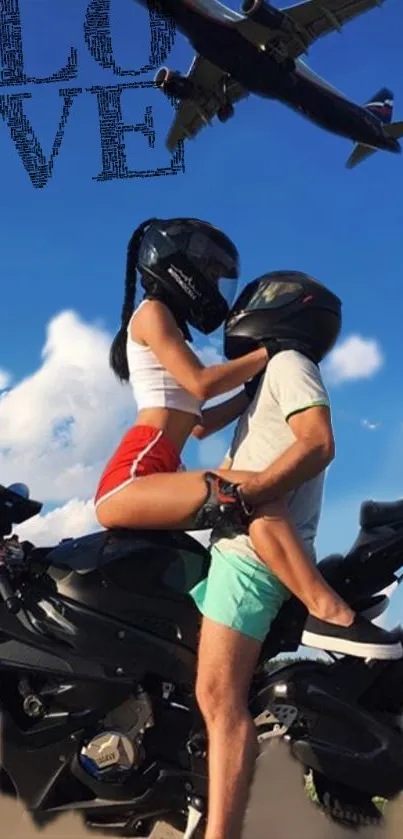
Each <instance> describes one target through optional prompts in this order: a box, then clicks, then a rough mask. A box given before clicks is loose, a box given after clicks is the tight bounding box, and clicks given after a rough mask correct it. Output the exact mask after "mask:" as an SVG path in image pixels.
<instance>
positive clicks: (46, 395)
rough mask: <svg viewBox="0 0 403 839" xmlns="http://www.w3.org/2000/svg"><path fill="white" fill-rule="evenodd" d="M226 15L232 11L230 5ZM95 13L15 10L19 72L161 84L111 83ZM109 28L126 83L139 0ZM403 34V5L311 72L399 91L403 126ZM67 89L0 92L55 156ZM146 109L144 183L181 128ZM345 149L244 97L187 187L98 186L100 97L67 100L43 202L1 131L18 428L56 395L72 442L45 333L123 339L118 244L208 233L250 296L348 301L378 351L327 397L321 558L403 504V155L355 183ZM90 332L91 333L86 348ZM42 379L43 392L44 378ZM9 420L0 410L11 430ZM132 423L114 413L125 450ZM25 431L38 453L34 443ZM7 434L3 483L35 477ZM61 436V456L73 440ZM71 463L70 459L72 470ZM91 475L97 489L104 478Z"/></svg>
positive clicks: (375, 17) (131, 94) (135, 103)
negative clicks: (227, 253) (99, 57)
mask: <svg viewBox="0 0 403 839" xmlns="http://www.w3.org/2000/svg"><path fill="white" fill-rule="evenodd" d="M228 5H231V7H233V8H237V5H236V4H234V3H233V2H232V0H231V2H230V3H228ZM281 5H282V6H284V5H285V4H284V3H282V4H281ZM86 7H87V2H86V0H68V2H61V0H59V2H58V3H57V4H55V3H53V2H51V0H20V11H21V20H22V27H23V37H24V58H25V71H26V74H27V75H28V76H30V77H32V76H34V77H42V76H48V75H50V74H52V73H54V72H55V71H56V70H58V69H60V67H61V66H62V65H64V64H65V62H66V60H67V56H68V54H69V51H70V48H71V47H72V46H75V47H76V48H77V49H78V74H77V78H76V79H74V80H73V81H71V82H69V83H66V84H65V85H64V87H80V88H83V89H85V88H88V87H91V86H95V85H105V84H110V85H113V84H117V83H119V81H121V82H123V83H127V82H131V81H146V80H151V79H152V78H153V75H154V72H152V73H149V74H145V75H141V76H125V77H124V78H122V79H120V80H119V79H118V78H117V77H116V76H115V75H114V74H113V72H112V71H111V70H105V69H102V68H101V67H100V66H98V64H97V63H96V62H95V60H94V59H93V58H92V57H91V55H90V54H89V52H88V50H87V47H86V45H85V41H84V28H83V27H84V18H85V11H86ZM111 20H112V38H113V49H114V56H115V60H116V62H117V63H118V64H120V66H121V67H123V68H125V69H127V70H130V69H136V68H137V69H138V68H140V67H141V66H143V65H145V64H147V62H148V53H149V27H148V16H147V13H146V12H145V10H144V9H143V8H141V7H140V6H137V5H136V4H135V3H134V2H132V0H124V2H122V0H111ZM402 23H403V10H402V8H401V0H386V2H385V5H384V6H383V7H382V9H379V10H378V9H376V10H374V11H371V12H369V13H368V14H366V15H363V16H362V17H360V18H359V19H358V20H357V21H354V22H353V23H351V24H349V25H348V26H346V28H345V30H344V32H343V35H332V36H329V37H326V38H323V39H322V41H321V42H319V43H318V44H317V45H316V46H314V47H313V48H312V50H311V54H310V55H309V57H308V59H307V60H308V63H309V64H310V66H311V67H312V68H313V69H314V70H315V71H316V72H318V73H319V74H320V75H321V76H323V77H324V78H326V79H327V80H328V81H329V82H331V83H332V84H333V85H335V86H336V87H338V88H339V89H340V90H342V91H343V92H344V93H345V94H347V95H348V96H350V97H351V98H352V99H354V100H355V101H357V102H364V101H366V100H368V98H369V97H370V96H371V95H372V94H374V93H375V91H376V90H378V89H379V88H380V87H381V86H383V85H386V86H390V87H391V88H392V89H393V90H394V92H395V118H396V119H399V118H403V82H402V72H401V69H402V66H401V31H402ZM191 58H192V50H191V48H190V47H189V45H188V44H187V42H186V41H185V40H184V38H183V37H182V36H181V35H177V36H176V40H175V43H174V46H173V49H172V51H171V53H170V55H169V56H168V59H167V62H166V63H167V64H168V65H169V66H170V67H172V68H174V69H179V70H182V71H183V72H185V71H186V70H187V68H188V65H189V63H190V61H191ZM59 87H60V84H57V83H56V84H52V85H47V84H27V85H23V86H20V87H18V88H17V87H16V88H11V87H3V89H2V90H0V94H1V95H5V94H15V93H21V92H29V93H30V94H32V97H31V99H29V100H27V101H26V102H25V105H24V108H25V109H26V114H27V116H28V118H29V119H30V121H31V124H32V127H33V129H34V131H35V133H36V135H37V138H38V140H39V141H40V143H41V145H42V148H43V151H44V154H45V155H46V156H48V155H49V154H50V149H51V147H52V144H53V141H54V137H55V133H56V130H57V124H58V122H59V120H60V116H61V109H62V99H61V98H60V96H59V92H58V89H59ZM149 105H151V106H152V109H153V117H154V124H155V132H156V139H155V147H154V149H150V148H149V147H148V145H147V142H146V139H145V138H144V137H143V136H142V135H141V134H140V133H132V134H128V135H127V136H126V150H127V160H128V164H129V165H130V166H132V167H133V168H134V169H151V170H155V169H156V168H157V167H166V166H169V163H170V157H169V154H168V152H167V151H166V150H165V148H164V136H165V134H166V132H167V130H168V128H169V125H170V121H171V118H172V116H173V113H172V108H171V106H170V104H169V102H167V101H166V100H165V99H164V98H163V96H162V95H161V93H160V92H158V91H156V90H150V89H145V90H141V89H137V90H130V91H128V92H125V93H124V94H123V96H122V107H123V116H124V119H125V121H126V122H127V123H131V122H142V121H143V120H144V111H145V108H146V107H147V106H149ZM350 149H351V147H350V144H349V142H348V141H345V140H342V139H339V138H336V137H334V136H332V135H330V134H327V133H325V132H324V131H322V130H321V129H319V128H317V127H315V126H314V125H311V124H310V123H309V122H306V121H304V120H303V119H302V118H301V117H299V116H297V115H295V114H294V113H292V112H291V111H289V110H287V109H286V108H285V107H284V106H282V105H280V104H276V103H272V102H269V101H265V100H263V99H258V98H255V97H250V98H249V100H247V101H246V102H242V103H239V105H238V106H237V108H236V116H235V118H234V119H233V120H232V121H231V122H229V123H227V124H226V125H220V124H215V125H214V128H207V129H205V130H204V131H203V132H202V133H201V134H200V135H199V136H198V138H197V139H196V140H194V141H192V142H191V143H189V144H188V145H187V146H186V150H185V163H186V171H185V173H184V174H178V175H176V176H170V177H151V178H147V179H138V178H133V179H126V180H112V181H109V182H104V183H102V182H101V183H100V182H97V181H96V180H94V179H93V178H94V176H96V175H97V174H98V173H99V172H100V170H101V150H100V136H99V124H98V115H97V105H96V98H95V95H94V94H91V93H89V92H85V90H84V92H83V93H82V94H80V95H79V96H77V97H76V99H75V101H74V102H73V105H72V109H71V112H70V115H69V118H68V121H67V125H66V130H65V133H64V137H63V140H62V144H61V148H60V152H59V154H58V156H57V157H56V159H55V161H54V169H53V176H52V178H51V179H50V180H49V182H48V184H47V185H46V186H45V187H44V188H43V189H35V188H34V187H33V186H32V184H31V182H30V180H29V177H28V175H27V172H26V171H25V169H24V167H23V165H22V163H21V160H20V158H19V157H18V154H17V152H16V150H15V147H14V145H13V142H12V140H11V137H10V130H9V128H8V126H7V125H6V124H5V122H4V121H0V167H1V184H2V196H3V203H2V206H3V213H2V230H1V253H2V278H3V279H2V287H3V300H2V307H1V312H0V335H1V339H0V340H1V359H0V367H1V368H2V369H3V370H5V371H8V372H9V373H10V374H11V375H12V377H13V378H12V384H13V385H16V386H17V391H18V393H20V392H22V391H21V383H22V384H24V383H25V385H24V387H25V390H24V393H25V394H28V396H27V397H24V399H25V401H24V402H23V403H21V404H20V407H19V411H20V414H19V416H18V418H17V417H14V423H15V424H16V425H18V426H21V428H24V429H25V428H27V429H29V428H30V427H31V425H32V423H33V424H34V425H35V423H36V424H38V423H39V421H40V420H41V418H43V417H45V415H46V411H47V410H48V408H49V406H50V405H53V401H52V400H56V399H57V398H58V394H59V395H60V394H61V393H62V394H63V399H64V400H65V401H64V403H63V404H64V407H63V409H61V410H60V411H59V412H58V411H56V413H57V415H58V422H59V426H58V431H59V432H60V428H62V430H63V433H64V431H65V430H66V429H67V428H68V426H69V423H70V422H73V420H74V408H72V409H71V412H69V410H68V409H67V408H66V404H67V405H68V397H69V387H70V386H71V381H72V379H70V378H69V379H68V381H67V380H66V382H65V386H64V382H63V381H58V388H57V393H56V390H55V391H54V392H53V391H52V390H50V391H49V389H48V390H46V387H45V385H44V384H43V382H46V381H48V382H50V381H51V379H50V378H49V374H48V372H46V371H45V372H44V371H43V365H44V364H46V358H45V359H44V358H43V356H42V355H41V354H42V351H43V347H44V343H45V340H46V330H47V328H48V325H49V323H51V322H52V319H54V318H55V317H57V316H58V315H60V313H63V312H65V311H66V310H69V311H72V312H74V313H76V315H77V317H78V318H79V321H80V323H81V324H83V325H84V326H83V329H84V332H85V328H86V327H85V325H86V324H87V325H88V324H90V325H91V324H93V325H94V324H95V326H96V327H97V328H98V327H99V329H100V330H106V331H107V332H108V333H111V334H112V333H114V332H115V330H116V327H117V325H118V320H119V317H120V308H121V302H122V295H123V278H124V263H125V248H126V243H127V240H128V238H129V236H130V233H131V231H132V229H133V228H134V227H135V226H137V224H138V223H139V222H140V221H141V220H142V219H144V218H148V217H149V216H152V215H155V214H158V215H161V216H169V215H188V214H189V215H192V216H199V217H202V218H206V219H209V220H210V221H212V222H213V223H215V224H217V225H219V226H221V227H223V229H225V230H226V231H227V232H228V233H229V234H230V235H231V236H232V237H233V238H234V239H235V241H236V242H237V243H238V246H239V249H240V252H241V255H242V277H243V282H248V281H249V280H251V279H253V278H254V277H255V276H257V275H258V274H260V273H262V272H264V271H267V270H271V269H274V268H287V267H289V268H294V269H299V270H303V271H307V272H309V273H311V274H313V275H314V276H316V277H317V278H318V279H319V280H322V281H323V282H325V283H327V284H329V285H330V286H331V287H332V288H333V289H334V290H335V291H336V292H337V293H338V294H339V295H340V296H341V298H342V300H343V303H344V331H343V338H346V337H348V336H350V335H352V334H354V335H359V336H361V337H362V339H364V340H366V341H370V340H372V341H376V342H377V350H378V351H379V352H380V353H381V355H382V358H383V360H384V363H383V364H382V365H381V366H380V369H379V370H378V371H377V372H376V373H374V375H372V376H369V377H368V378H359V379H355V380H352V381H345V382H343V383H340V384H339V385H338V386H334V387H332V388H331V396H332V401H333V413H334V426H335V432H336V442H337V458H336V461H335V462H334V464H333V465H332V467H331V469H330V472H329V476H328V480H327V487H326V505H325V509H324V515H323V521H322V526H321V530H320V535H319V540H318V546H319V551H320V553H323V552H324V551H333V550H343V549H345V548H347V547H348V545H349V543H351V541H352V540H353V538H354V537H355V533H356V515H357V506H358V504H359V502H360V500H362V499H363V498H364V497H374V496H378V497H381V498H390V499H393V498H395V497H397V496H400V495H403V489H402V470H403V397H402V393H401V387H400V382H401V375H400V366H401V347H402V344H401V338H402V327H401V321H402V313H403V291H402V285H401V272H402V265H401V263H402V257H401V234H402V229H403V208H402V201H401V195H402V192H403V190H402V187H403V158H402V159H399V158H398V157H395V156H393V155H388V154H387V153H379V154H377V155H375V156H374V157H373V158H372V159H371V160H369V161H367V162H366V163H365V164H363V165H362V166H361V167H358V168H357V169H356V170H354V171H352V172H350V171H347V170H346V169H345V168H344V163H345V160H346V158H347V156H348V154H349V153H350ZM4 196H6V200H5V198H4ZM57 323H58V324H59V326H58V327H57V329H59V332H58V333H57V336H59V337H57V336H56V339H55V342H56V343H55V345H54V346H53V345H52V346H53V350H52V348H51V350H50V352H51V353H52V352H53V356H52V358H53V361H52V364H55V363H56V362H55V358H56V357H57V358H58V357H59V356H58V352H59V350H58V349H57V347H58V346H59V344H58V343H57V341H58V340H59V338H60V335H62V334H63V335H65V336H66V335H68V334H70V333H69V329H70V327H71V328H72V330H73V333H74V335H75V336H76V338H75V339H74V340H75V344H74V346H73V344H72V345H71V351H72V354H73V355H74V354H75V355H74V357H75V358H77V359H78V360H77V365H78V367H77V369H78V368H79V366H80V358H82V356H83V354H85V352H86V350H85V347H84V345H83V348H82V349H81V343H80V342H81V338H82V335H83V334H84V333H82V332H77V330H76V327H77V323H76V322H75V321H74V323H73V321H71V320H70V321H68V318H67V320H64V321H63V320H62V321H60V320H59V321H57ZM72 324H73V326H72ZM73 327H74V328H73ZM84 327H85V328H84ZM55 328H56V327H55ZM94 328H95V327H94ZM63 330H64V332H63ZM74 330H76V331H75V332H74ZM56 331H57V330H56ZM52 334H53V333H51V335H52ZM54 334H56V332H55V333H54ZM85 334H87V333H85ZM92 334H93V333H92V332H91V330H90V331H89V332H88V336H91V335H92ZM63 335H62V337H63ZM63 340H64V339H63ZM94 340H95V339H94ZM102 340H103V339H102ZM102 340H101V344H100V346H101V347H103V346H104V344H103V343H102ZM66 341H67V342H68V338H66ZM51 343H52V341H51ZM204 343H205V342H204ZM56 345H57V346H56ZM55 346H56V350H55ZM64 346H65V345H64ZM96 346H98V344H97V345H96ZM94 347H95V343H94ZM48 355H49V350H48ZM52 369H55V368H54V367H52ZM62 369H63V370H64V369H67V368H66V367H63V368H62ZM46 370H48V368H46ZM41 371H42V372H41ZM40 375H42V376H43V378H42V379H38V376H40ZM69 376H70V374H69ZM111 376H112V374H111ZM46 377H47V378H46ZM38 381H40V382H42V384H41V394H42V397H41V399H40V400H39V401H36V402H30V401H29V394H30V393H33V392H34V389H35V387H36V386H37V383H38ZM18 387H19V388H20V390H18ZM83 387H84V391H83V393H84V396H83V399H85V385H84V386H83ZM108 387H109V384H108ZM110 387H112V385H111V386H110ZM100 392H101V391H99V390H98V391H97V393H98V395H99V393H100ZM105 392H108V393H109V391H105ZM18 393H17V395H18ZM35 393H36V397H35V398H37V392H36V391H35ZM113 393H114V394H115V393H116V391H115V390H113ZM16 398H17V396H16ZM80 398H81V397H80ZM125 398H126V397H125ZM41 400H42V401H41ZM66 400H67V401H66ZM3 401H4V403H5V400H3ZM90 402H91V400H90V401H89V403H88V406H87V407H88V422H89V423H91V422H92V421H91V404H90ZM15 404H16V405H17V403H15ZM18 404H19V403H18ZM33 404H34V410H33V409H32V405H33ZM94 404H95V403H94ZM3 408H4V406H3ZM1 410H2V406H1V405H0V428H1V427H2V426H1ZM130 410H131V408H128V406H127V404H126V403H125V411H126V412H127V411H129V414H130ZM38 412H39V415H35V416H34V415H33V414H34V413H35V414H37V413H38ZM95 413H96V416H95V414H94V418H93V422H94V426H95V424H96V422H97V418H99V417H100V415H101V414H102V415H104V413H108V416H109V417H112V419H111V422H113V404H110V403H109V404H108V405H105V406H102V401H101V403H100V402H99V401H98V402H96V411H95ZM22 414H24V416H23V417H22ZM70 414H71V415H70ZM129 414H127V413H126V414H125V416H126V417H127V416H128V415H129ZM23 420H24V422H23ZM52 422H53V420H52ZM365 422H366V423H367V425H365ZM21 423H22V425H21ZM24 423H25V425H24ZM121 423H122V419H121V414H120V413H119V414H118V415H117V421H116V435H117V437H118V436H119V434H120V426H121ZM363 423H364V424H363ZM368 424H370V425H371V424H373V425H375V426H376V428H369V427H368ZM53 426H54V423H53ZM3 427H5V426H4V425H3ZM108 428H109V426H108ZM87 432H88V434H92V433H94V438H96V436H97V435H96V433H95V432H93V430H92V429H91V425H90V426H88V424H87ZM7 433H8V432H7ZM21 433H22V432H21ZM66 433H67V432H66ZM24 434H26V440H28V441H29V439H30V438H29V433H28V431H26V432H25V431H24ZM38 434H39V425H38ZM227 437H228V435H227ZM6 438H7V439H6V440H5V441H3V446H4V447H5V454H4V452H3V454H4V457H7V458H8V460H7V469H6V472H7V476H8V477H9V478H10V479H13V480H24V473H23V472H22V471H20V472H19V473H18V474H16V469H17V465H18V468H19V469H20V470H21V469H22V468H23V460H22V456H20V455H21V452H22V448H21V446H20V448H19V449H18V445H20V442H21V441H19V442H18V441H17V442H16V443H15V446H16V450H17V449H18V457H17V456H16V457H15V458H14V460H13V453H14V450H13V446H14V442H13V437H12V434H11V436H10V434H9V435H8V437H7V435H6ZM38 439H39V438H38ZM38 439H37V438H35V446H36V448H35V452H36V454H35V457H37V461H36V469H35V470H34V473H35V474H36V476H37V479H36V480H37V483H36V489H37V491H39V492H40V491H41V483H40V475H41V470H42V469H45V470H46V469H47V468H48V466H46V457H47V456H48V457H50V456H51V451H49V450H48V449H47V448H46V447H45V446H43V447H42V448H41V446H40V444H39V443H38ZM97 439H98V438H97ZM66 440H67V443H66V445H67V448H68V441H69V438H68V436H67V437H66ZM114 441H115V438H114ZM225 442H226V440H225V441H223V440H222V439H220V442H219V444H218V445H216V448H215V449H214V445H215V444H214V445H213V447H212V448H211V449H207V450H206V451H207V452H209V451H211V452H212V454H214V452H215V451H217V453H219V452H220V451H221V448H220V447H222V445H224V443H225ZM87 457H90V454H89V453H88V451H87ZM204 459H205V454H204ZM186 460H187V464H188V466H189V467H191V466H199V465H200V459H199V456H198V453H197V449H196V444H193V443H192V444H190V445H189V446H188V449H187V452H186ZM4 463H5V461H3V465H4ZM204 465H207V464H204ZM210 465H211V466H213V465H216V463H213V462H212V463H211V464H210ZM31 466H32V463H31ZM76 466H77V464H75V462H74V458H73V459H72V461H71V464H70V467H69V469H70V472H74V469H75V468H76ZM86 468H87V469H89V466H88V464H86ZM13 470H14V471H13ZM30 474H31V472H30ZM88 474H89V473H88ZM91 474H92V477H91V480H92V481H93V488H94V489H95V479H96V469H94V471H93V473H91ZM66 486H67V484H66ZM43 492H44V496H43V497H44V498H45V501H47V502H48V503H49V504H51V505H53V506H54V504H55V503H56V502H55V499H54V498H52V497H51V493H48V492H47V489H46V486H45V485H43ZM74 493H75V494H77V488H76V487H74ZM67 495H68V493H67V491H66V490H65V496H66V497H64V498H62V493H61V494H60V495H59V497H58V498H59V503H60V502H61V501H63V503H65V502H67V501H68V497H67Z"/></svg>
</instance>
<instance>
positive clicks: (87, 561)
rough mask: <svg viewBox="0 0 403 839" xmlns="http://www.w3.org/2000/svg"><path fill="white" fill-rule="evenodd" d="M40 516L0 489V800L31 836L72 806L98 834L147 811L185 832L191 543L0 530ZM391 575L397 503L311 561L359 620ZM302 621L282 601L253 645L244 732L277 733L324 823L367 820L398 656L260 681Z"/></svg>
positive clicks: (386, 783) (398, 750)
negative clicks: (46, 543)
mask: <svg viewBox="0 0 403 839" xmlns="http://www.w3.org/2000/svg"><path fill="white" fill-rule="evenodd" d="M41 507H42V505H41V504H40V503H39V502H36V501H33V500H32V499H31V498H30V497H29V491H28V488H27V487H25V486H24V485H13V486H12V487H9V488H6V487H3V486H1V487H0V708H1V714H2V722H3V726H2V767H1V791H2V792H3V794H11V795H15V796H17V797H18V799H19V800H20V801H22V802H23V804H24V805H25V808H26V809H27V810H28V811H30V813H31V816H32V818H33V821H34V823H35V824H36V825H37V826H38V827H39V826H41V825H43V824H46V823H47V822H48V821H51V820H53V819H54V818H55V817H56V816H58V815H60V814H61V813H63V812H66V811H67V812H70V811H75V812H80V813H81V814H82V816H83V819H84V822H85V824H86V825H87V827H88V828H92V829H95V830H99V831H101V832H103V833H107V832H110V833H111V834H112V835H114V836H118V835H120V836H131V837H134V836H142V837H146V836H149V835H150V833H151V831H152V829H153V827H154V825H155V823H156V822H157V821H159V820H161V819H163V820H164V821H166V822H168V823H170V824H172V825H175V826H177V827H179V828H180V829H181V830H184V831H185V832H184V837H185V839H196V837H197V839H200V838H201V837H202V836H203V833H204V824H205V814H206V807H207V764H206V749H207V744H206V735H205V730H204V727H203V722H202V719H201V716H200V713H199V711H198V708H197V704H196V702H195V699H194V691H193V686H194V680H195V669H196V652H197V642H198V633H199V628H200V615H199V612H198V610H197V608H196V606H195V604H194V603H193V600H192V599H191V598H190V596H189V591H190V589H191V588H192V587H193V586H194V585H195V584H196V583H197V582H199V581H200V580H202V579H203V578H205V576H206V575H207V573H208V568H209V554H208V551H207V550H206V549H205V548H204V547H203V546H202V545H201V544H200V543H199V542H198V541H196V540H195V539H193V538H192V537H191V536H189V535H188V534H186V533H183V532H179V531H174V532H161V531H159V532H157V531H155V532H151V531H128V530H126V531H101V532H96V533H92V534H91V535H88V536H84V537H82V538H78V539H66V540H63V541H61V542H60V543H59V544H58V545H56V546H53V547H49V548H39V547H35V546H34V545H32V544H31V543H30V542H20V541H19V540H18V538H17V537H16V536H13V535H12V532H13V527H14V526H15V525H18V524H20V523H22V522H24V521H27V520H28V519H30V518H31V517H32V516H34V515H36V514H38V513H39V512H40V510H41ZM402 565H403V501H397V502H394V503H390V504H387V503H376V502H370V501H367V502H364V503H363V504H362V506H361V511H360V532H359V536H358V538H357V540H356V542H355V543H354V545H353V547H352V548H351V550H350V551H349V552H348V553H347V554H346V555H345V556H342V555H333V556H331V557H328V558H326V559H324V560H322V562H321V563H320V565H319V567H320V569H321V571H322V573H323V575H324V577H325V578H326V579H327V580H328V581H329V583H330V584H331V585H332V586H333V587H334V588H335V589H336V590H337V591H338V592H339V593H340V594H341V595H342V596H343V597H344V598H345V599H346V600H347V601H348V603H350V604H351V605H353V606H354V608H356V609H357V611H359V612H360V613H362V614H365V615H366V616H367V617H371V618H372V619H373V618H375V617H377V616H379V615H380V614H382V613H383V612H384V611H385V609H386V608H387V606H388V602H389V601H388V597H387V596H386V595H385V594H379V592H382V591H383V590H385V589H386V588H387V587H388V586H390V585H391V584H392V583H398V582H399V580H400V579H401V578H400V577H399V576H398V571H399V569H400V567H401V566H402ZM402 576H403V575H402ZM305 617H306V612H305V609H304V607H303V606H302V604H301V603H299V602H298V601H297V600H295V599H294V598H291V599H290V600H289V601H287V602H286V603H285V604H284V606H283V607H282V609H281V611H280V612H279V614H278V616H277V618H276V620H275V621H274V623H273V625H272V628H271V631H270V633H269V635H268V636H267V638H266V640H265V642H264V644H263V647H262V651H261V656H260V659H259V662H258V665H257V668H256V672H255V675H254V679H253V683H252V686H251V690H250V697H249V707H250V711H251V714H252V716H253V718H254V720H255V724H256V730H257V735H258V739H259V741H260V742H262V743H263V742H264V741H265V740H266V739H270V738H272V737H281V738H282V739H283V740H284V741H285V743H286V747H287V748H288V749H289V751H290V754H291V755H292V756H293V757H294V759H295V760H297V761H298V762H299V763H300V765H301V767H302V768H303V772H304V773H305V775H306V776H307V775H309V776H310V777H311V779H312V780H313V783H314V785H315V789H316V795H317V799H318V801H319V804H320V806H321V807H322V808H323V809H324V810H325V812H327V813H328V815H330V817H331V818H333V819H336V820H339V821H340V820H341V821H343V823H344V824H346V825H347V826H351V827H357V826H359V825H361V824H365V823H368V821H377V820H378V821H379V820H380V819H381V818H382V815H381V812H380V810H379V808H378V807H377V806H376V804H375V803H374V800H373V799H374V796H381V797H383V798H384V799H393V798H394V797H395V796H397V795H398V794H399V793H400V791H401V790H402V789H403V723H402V708H403V660H397V661H364V660H361V659H356V658H352V657H343V656H336V655H332V656H330V657H329V661H327V660H323V661H321V660H314V659H312V660H309V659H308V660H304V661H299V662H294V663H290V664H285V665H284V666H282V667H280V669H277V670H275V671H274V672H269V666H270V662H271V660H272V659H273V658H274V657H276V656H278V655H280V654H284V653H292V652H295V651H296V650H297V649H298V646H299V643H300V638H301V633H302V628H303V624H304V620H305ZM397 632H400V630H397ZM402 634H403V633H402Z"/></svg>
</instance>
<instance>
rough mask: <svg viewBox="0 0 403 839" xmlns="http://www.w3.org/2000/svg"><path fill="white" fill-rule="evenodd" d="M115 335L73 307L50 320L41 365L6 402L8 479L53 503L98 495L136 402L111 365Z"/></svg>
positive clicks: (3, 461) (0, 421)
mask: <svg viewBox="0 0 403 839" xmlns="http://www.w3.org/2000/svg"><path fill="white" fill-rule="evenodd" d="M110 341H111V336H110V335H108V333H107V332H105V331H104V330H103V329H102V328H101V327H100V326H97V325H90V324H85V323H84V322H83V321H82V320H81V319H80V318H79V317H78V315H77V314H76V313H75V312H72V311H65V312H62V313H61V314H59V315H57V316H56V317H54V318H53V319H52V320H51V322H50V323H49V325H48V329H47V338H46V343H45V346H44V348H43V351H42V364H41V366H39V368H38V369H37V370H36V371H35V372H34V373H32V374H31V375H29V376H27V377H26V378H25V379H23V380H22V381H21V382H19V383H18V384H16V385H15V386H14V387H13V388H11V389H10V390H9V391H8V392H6V393H5V394H4V395H3V396H2V398H1V400H0V441H1V448H0V475H1V479H2V483H5V484H7V483H11V482H13V481H24V483H27V484H28V485H29V486H30V488H31V492H32V495H33V496H34V497H35V496H36V497H38V498H39V500H43V501H47V502H54V503H57V502H59V503H60V502H65V501H67V500H69V499H70V498H72V497H76V498H78V499H88V498H89V497H90V496H92V495H93V493H94V491H95V488H96V484H97V480H98V478H99V476H100V473H101V471H102V468H103V466H104V464H105V462H106V459H107V458H108V457H109V456H110V454H111V453H112V451H113V447H114V445H115V444H116V443H117V442H118V440H119V438H120V436H121V434H122V431H123V428H124V427H125V426H126V425H127V424H128V423H129V422H130V421H132V420H133V418H134V414H135V407H134V405H133V398H132V395H131V391H130V389H129V388H128V387H125V386H122V385H120V384H119V382H117V380H116V379H115V377H114V376H113V374H112V372H111V370H110V369H109V365H108V353H109V347H110Z"/></svg>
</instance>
